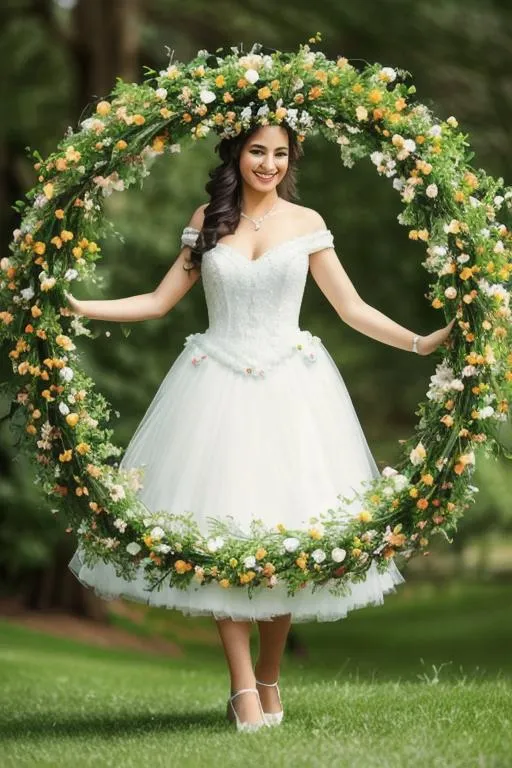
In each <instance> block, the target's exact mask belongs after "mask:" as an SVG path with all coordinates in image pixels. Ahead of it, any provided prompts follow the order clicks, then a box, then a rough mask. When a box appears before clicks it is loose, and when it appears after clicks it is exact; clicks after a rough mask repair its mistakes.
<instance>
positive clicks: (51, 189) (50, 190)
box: [43, 183, 54, 200]
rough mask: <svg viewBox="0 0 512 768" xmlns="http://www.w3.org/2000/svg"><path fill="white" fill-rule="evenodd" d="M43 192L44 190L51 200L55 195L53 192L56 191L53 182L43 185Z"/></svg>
mask: <svg viewBox="0 0 512 768" xmlns="http://www.w3.org/2000/svg"><path fill="white" fill-rule="evenodd" d="M43 192H44V196H45V197H46V198H47V199H48V200H51V199H52V197H53V192H54V187H53V184H51V183H48V184H45V185H44V187H43Z"/></svg>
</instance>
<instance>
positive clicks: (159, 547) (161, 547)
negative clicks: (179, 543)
mask: <svg viewBox="0 0 512 768" xmlns="http://www.w3.org/2000/svg"><path fill="white" fill-rule="evenodd" d="M153 549H154V550H155V552H161V553H162V554H163V555H166V554H167V553H168V552H170V551H171V547H170V546H169V544H156V545H155V546H154V547H153Z"/></svg>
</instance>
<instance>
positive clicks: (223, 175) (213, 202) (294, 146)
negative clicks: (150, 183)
mask: <svg viewBox="0 0 512 768" xmlns="http://www.w3.org/2000/svg"><path fill="white" fill-rule="evenodd" d="M260 127H261V126H259V125H254V126H251V127H250V128H248V129H247V130H245V131H242V132H241V133H239V134H238V135H237V136H235V137H234V138H224V139H222V140H221V141H220V142H219V143H218V144H217V145H216V147H215V151H216V152H218V154H219V156H220V158H221V161H222V162H221V163H220V165H218V166H217V167H216V168H214V169H213V170H211V171H210V172H209V176H210V181H208V182H207V184H206V185H205V189H206V191H207V193H208V194H209V196H210V202H209V203H208V205H207V206H206V208H205V211H204V223H203V227H202V230H201V232H200V233H199V235H198V237H197V241H196V244H195V246H194V247H193V248H192V249H191V254H190V259H189V260H188V262H187V263H188V266H187V265H184V269H187V270H190V269H194V268H197V269H201V262H202V258H203V253H205V252H206V251H209V250H210V249H211V248H214V247H215V246H216V244H217V241H218V240H219V239H220V238H221V237H224V235H231V234H233V233H234V232H235V231H236V228H237V226H238V224H239V222H240V210H241V198H242V195H241V193H242V176H241V173H240V166H239V159H240V154H241V152H242V149H243V147H244V145H245V143H246V142H247V141H248V140H249V139H250V137H251V136H252V135H253V133H255V132H256V131H257V130H258V129H259V128H260ZM283 128H285V129H286V132H287V134H288V141H289V149H288V169H287V171H286V174H285V176H284V178H283V179H282V180H281V181H280V182H279V184H278V185H277V194H278V195H279V197H282V198H283V199H284V200H298V192H297V162H298V160H299V158H300V157H302V155H303V149H302V144H301V143H300V142H299V141H298V139H297V134H296V133H295V131H294V130H293V129H292V128H290V127H289V126H288V125H286V124H284V125H283Z"/></svg>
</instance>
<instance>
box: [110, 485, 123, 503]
mask: <svg viewBox="0 0 512 768" xmlns="http://www.w3.org/2000/svg"><path fill="white" fill-rule="evenodd" d="M124 497H125V492H124V488H123V486H122V485H113V486H112V488H111V489H110V498H111V499H112V501H121V499H124Z"/></svg>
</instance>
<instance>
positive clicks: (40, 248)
mask: <svg viewBox="0 0 512 768" xmlns="http://www.w3.org/2000/svg"><path fill="white" fill-rule="evenodd" d="M33 250H34V253H37V255H38V256H42V255H43V253H44V252H45V251H46V245H45V243H42V242H41V240H38V241H37V242H36V243H34V247H33Z"/></svg>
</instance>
